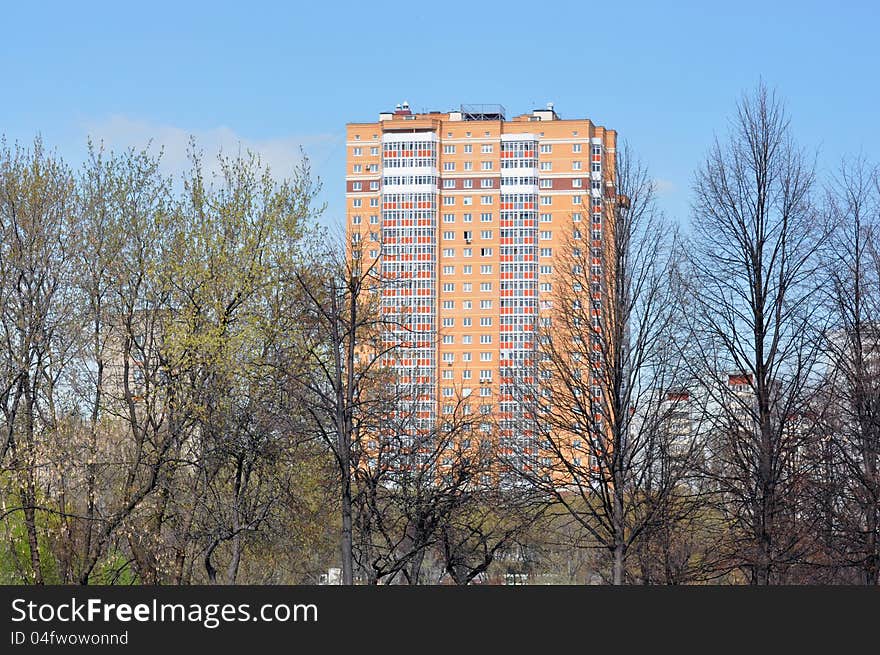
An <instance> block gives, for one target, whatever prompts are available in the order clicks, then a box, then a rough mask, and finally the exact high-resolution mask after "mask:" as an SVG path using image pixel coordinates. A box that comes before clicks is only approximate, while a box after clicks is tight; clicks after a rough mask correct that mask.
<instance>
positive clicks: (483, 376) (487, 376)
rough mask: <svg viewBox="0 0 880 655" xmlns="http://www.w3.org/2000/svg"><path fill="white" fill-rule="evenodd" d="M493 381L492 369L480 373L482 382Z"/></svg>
mask: <svg viewBox="0 0 880 655" xmlns="http://www.w3.org/2000/svg"><path fill="white" fill-rule="evenodd" d="M491 379H492V369H482V370H481V371H480V380H481V381H482V380H491Z"/></svg>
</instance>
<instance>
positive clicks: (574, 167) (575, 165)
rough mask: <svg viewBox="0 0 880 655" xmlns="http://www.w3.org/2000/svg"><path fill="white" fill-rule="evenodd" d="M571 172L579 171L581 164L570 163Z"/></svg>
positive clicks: (577, 162)
mask: <svg viewBox="0 0 880 655" xmlns="http://www.w3.org/2000/svg"><path fill="white" fill-rule="evenodd" d="M571 170H573V171H579V170H581V162H579V161H573V162H571Z"/></svg>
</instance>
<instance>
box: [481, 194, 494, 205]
mask: <svg viewBox="0 0 880 655" xmlns="http://www.w3.org/2000/svg"><path fill="white" fill-rule="evenodd" d="M480 204H481V205H491V204H492V196H480Z"/></svg>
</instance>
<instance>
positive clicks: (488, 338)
mask: <svg viewBox="0 0 880 655" xmlns="http://www.w3.org/2000/svg"><path fill="white" fill-rule="evenodd" d="M480 343H492V335H491V334H481V335H480Z"/></svg>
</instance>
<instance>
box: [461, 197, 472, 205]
mask: <svg viewBox="0 0 880 655" xmlns="http://www.w3.org/2000/svg"><path fill="white" fill-rule="evenodd" d="M461 202H462V204H463V205H465V206H469V205H473V204H474V198H473V196H465V197H464V198H462V200H461Z"/></svg>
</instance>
